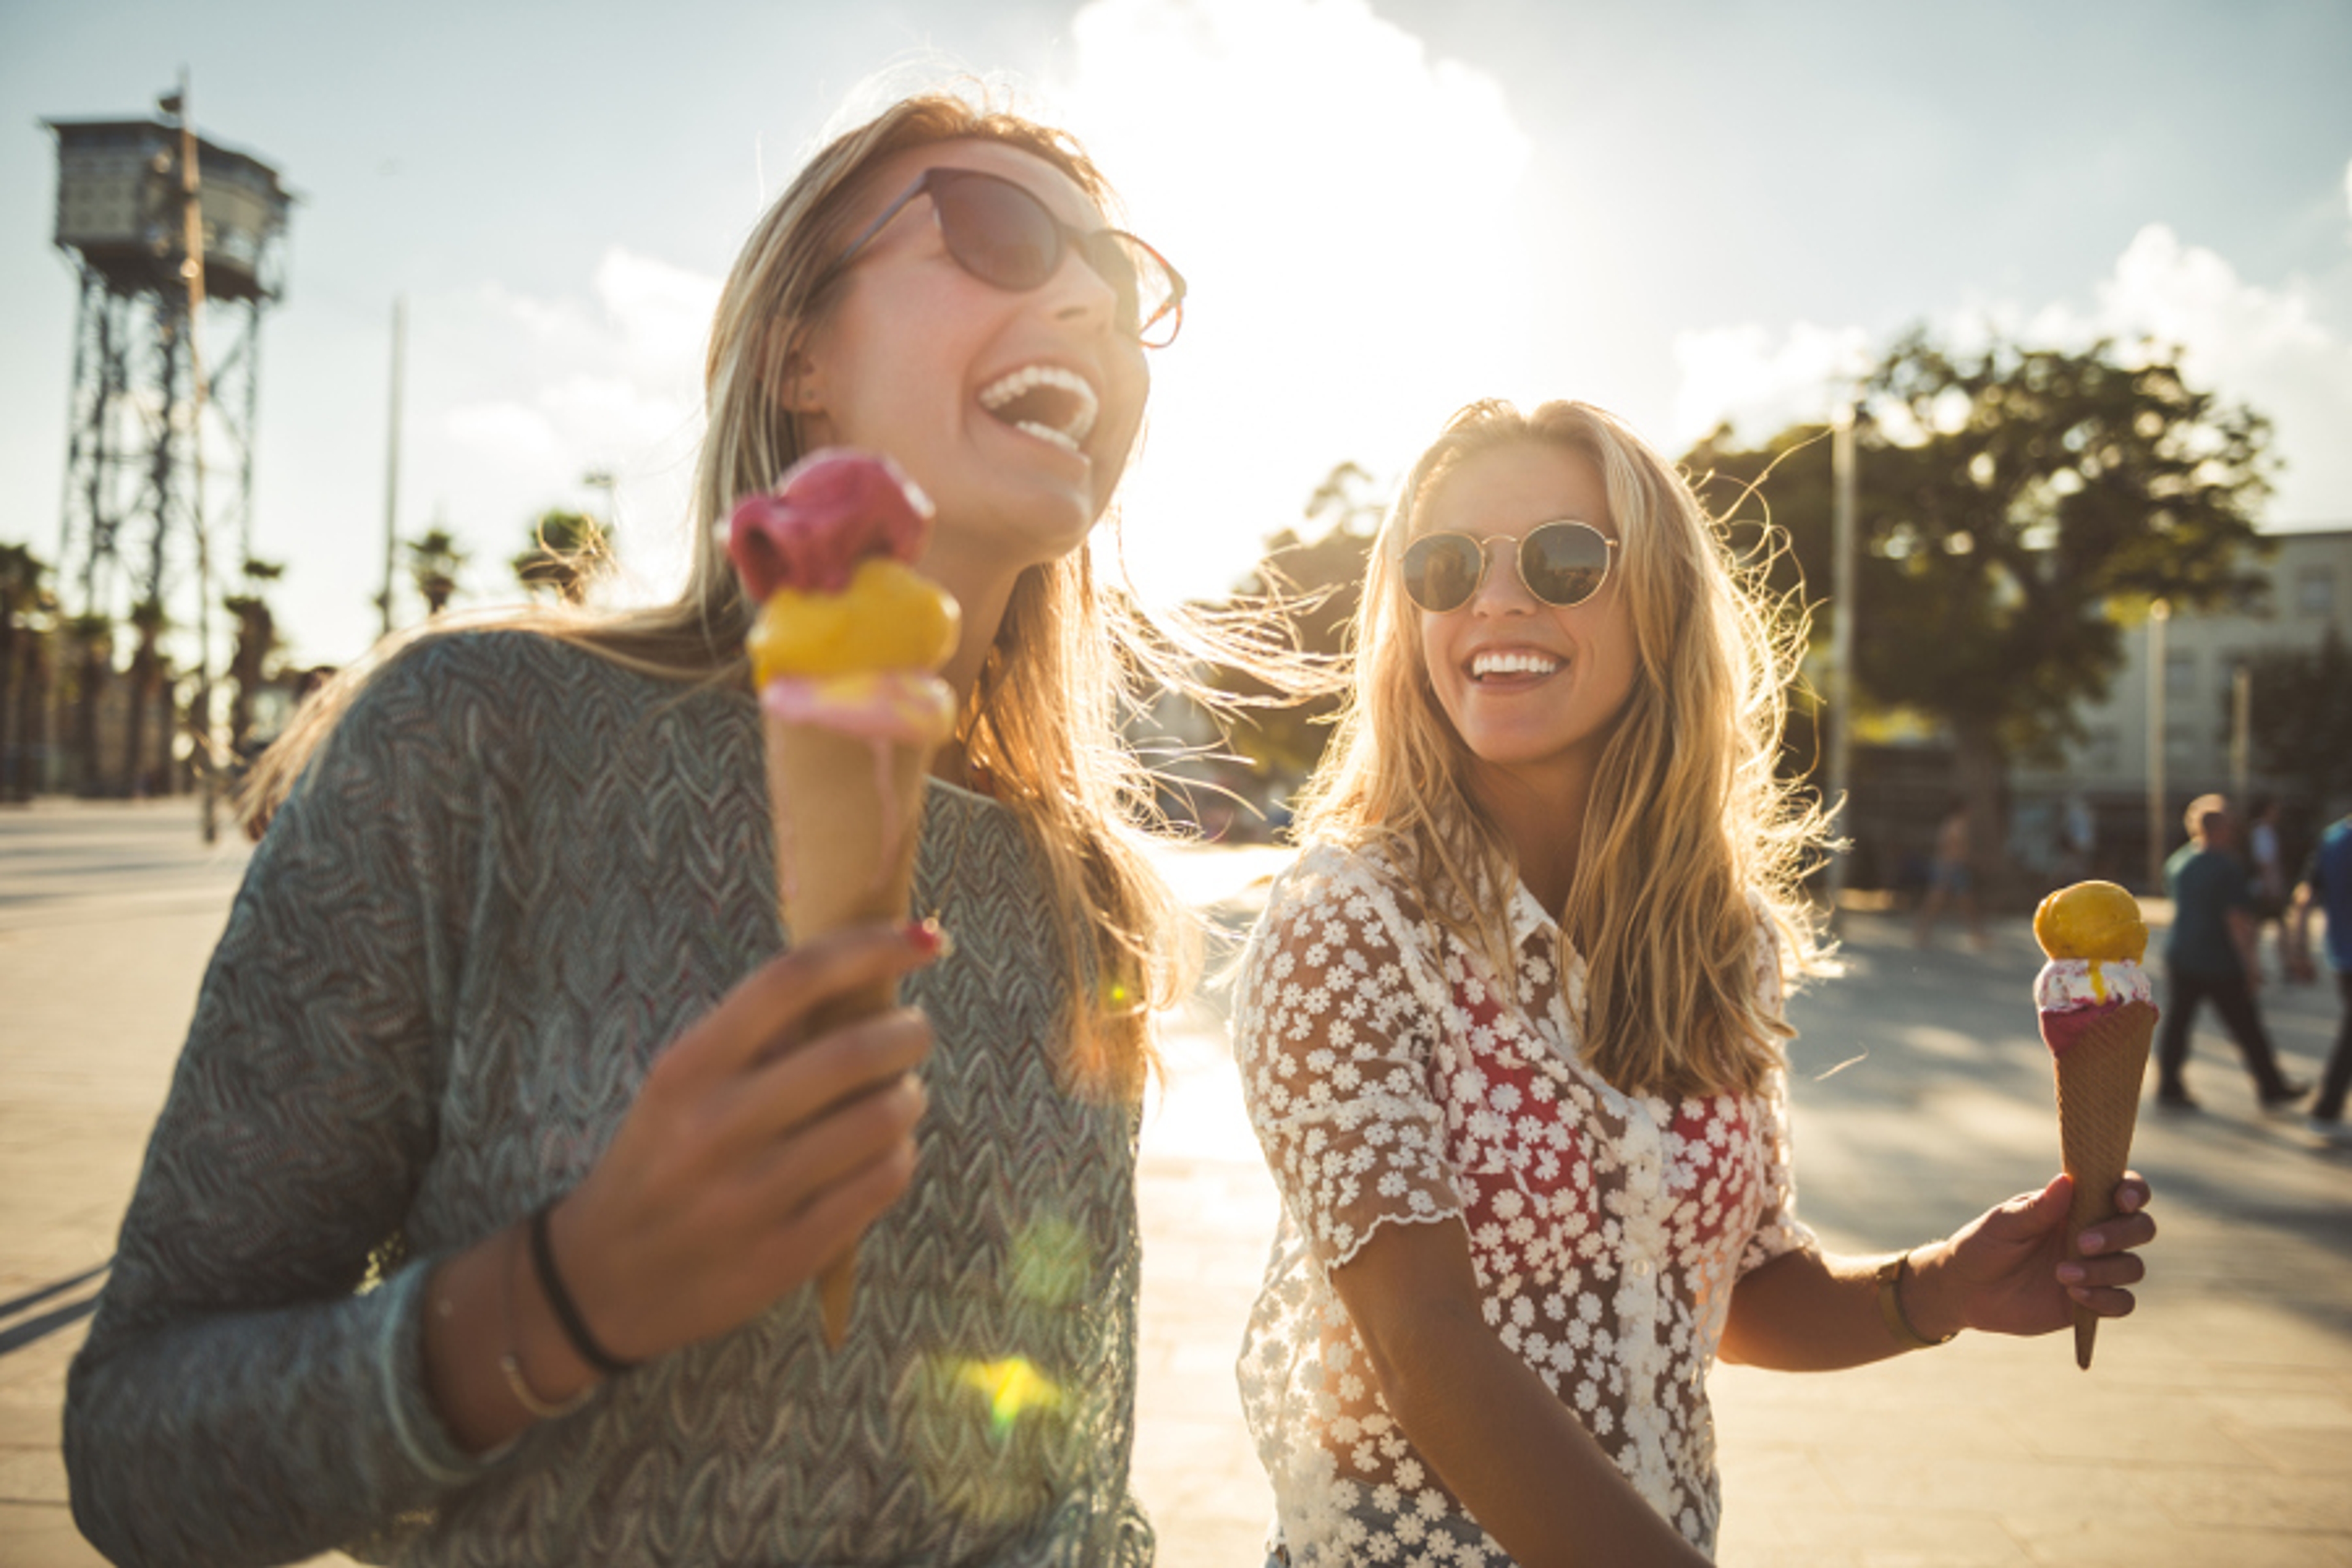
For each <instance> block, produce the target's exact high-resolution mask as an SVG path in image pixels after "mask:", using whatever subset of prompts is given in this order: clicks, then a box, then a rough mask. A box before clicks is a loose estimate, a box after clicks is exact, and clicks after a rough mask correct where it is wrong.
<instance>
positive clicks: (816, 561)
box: [727, 447, 932, 603]
mask: <svg viewBox="0 0 2352 1568" xmlns="http://www.w3.org/2000/svg"><path fill="white" fill-rule="evenodd" d="M931 510H932V509H931V503H930V500H929V497H927V496H925V495H924V494H923V492H922V490H921V489H919V488H918V487H917V485H916V484H915V482H914V481H913V480H912V479H908V477H907V476H906V475H905V474H903V473H901V472H900V471H899V469H898V464H896V463H894V462H892V461H891V460H890V459H889V458H884V457H879V456H877V455H875V454H873V453H867V452H850V451H845V450H842V449H841V448H838V447H825V448H823V449H821V450H819V451H815V452H812V453H810V454H809V455H808V456H807V457H805V458H802V459H801V460H800V461H799V462H797V463H795V464H793V467H792V469H791V471H789V472H788V473H786V474H785V475H784V477H783V478H782V479H779V480H778V481H777V482H776V487H775V489H772V490H766V491H762V492H761V493H760V494H758V495H751V496H746V497H744V498H743V499H742V500H740V501H738V502H737V503H736V506H735V512H734V515H733V517H731V518H730V520H729V523H728V535H727V552H728V554H729V555H730V556H731V557H732V558H733V560H734V562H735V570H736V571H737V572H738V573H739V574H741V576H742V579H743V587H744V591H745V592H746V593H747V594H748V595H750V596H751V599H752V600H753V601H754V602H755V603H761V602H764V601H765V600H766V599H767V597H768V595H771V594H773V593H774V592H775V591H776V590H777V589H779V588H797V589H799V590H801V591H802V592H803V593H824V594H838V593H840V592H842V591H843V590H844V589H845V588H847V587H848V586H849V579H850V576H851V574H853V573H855V572H856V567H857V563H859V562H860V561H863V560H866V558H868V557H869V556H877V555H882V556H888V557H890V558H891V559H893V560H897V561H905V562H911V561H913V560H914V559H915V558H916V557H917V556H918V555H919V554H921V553H922V549H923V542H924V540H926V539H927V538H929V534H930V529H931Z"/></svg>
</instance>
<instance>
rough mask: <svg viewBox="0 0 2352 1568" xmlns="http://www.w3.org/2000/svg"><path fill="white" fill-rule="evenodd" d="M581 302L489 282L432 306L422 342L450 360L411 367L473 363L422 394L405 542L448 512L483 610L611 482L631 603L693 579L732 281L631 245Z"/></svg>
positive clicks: (434, 356)
mask: <svg viewBox="0 0 2352 1568" xmlns="http://www.w3.org/2000/svg"><path fill="white" fill-rule="evenodd" d="M583 281H584V282H585V284H586V291H585V292H584V293H583V294H564V295H557V296H552V297H542V296H538V295H530V294H522V293H518V292H516V291H514V290H512V289H508V288H506V287H504V286H502V285H499V284H495V283H494V284H488V285H485V286H483V287H482V288H481V289H478V290H477V291H476V292H474V293H473V294H471V295H469V296H465V297H458V298H450V299H443V300H420V301H418V302H417V308H416V309H415V310H414V311H413V312H412V314H413V316H414V317H415V320H416V321H418V323H419V325H420V329H421V331H422V332H423V333H425V334H430V336H429V337H428V339H427V342H426V343H425V347H426V348H427V349H428V351H429V349H430V347H431V344H432V342H436V341H437V342H439V343H440V344H442V345H444V346H445V348H446V352H443V353H431V352H427V353H422V354H419V353H415V350H414V349H413V350H412V360H413V363H419V364H420V365H423V364H434V363H447V364H465V365H468V366H471V367H473V370H474V375H475V377H476V379H475V380H473V381H472V382H470V383H469V384H462V385H460V384H436V383H434V382H432V381H430V380H429V379H428V380H426V381H425V382H423V383H422V384H419V385H417V386H416V387H415V390H414V391H413V393H412V401H411V405H410V407H409V410H408V416H409V419H410V423H411V428H412V430H413V431H415V435H414V437H412V441H411V445H410V449H409V451H408V453H407V455H406V458H405V461H404V469H405V472H404V483H403V493H404V496H406V497H409V498H413V499H412V500H409V501H406V502H404V505H403V507H402V512H403V522H402V532H403V534H404V536H410V537H413V536H414V535H415V532H416V531H419V530H420V529H422V528H424V527H425V526H427V525H428V521H429V520H431V519H434V518H436V517H437V518H438V519H439V520H440V521H443V522H445V523H446V526H448V528H449V529H450V531H452V532H453V533H455V534H456V535H457V537H458V539H459V542H461V543H462V544H463V545H465V546H466V547H467V549H468V550H469V551H470V552H472V554H473V557H474V560H473V563H472V564H471V565H470V566H469V567H468V568H467V572H466V574H465V579H464V583H465V588H466V590H467V595H468V596H469V597H471V598H472V599H474V600H477V601H496V600H499V599H505V598H511V597H514V596H515V595H517V593H518V592H519V590H518V589H517V588H516V586H515V584H514V582H513V578H512V576H511V574H509V572H508V570H507V567H506V562H507V559H508V558H509V556H511V555H513V554H514V553H515V552H517V551H519V550H520V549H521V548H522V547H523V543H524V542H525V540H526V538H527V536H528V528H529V524H530V519H532V518H533V517H535V516H537V515H538V514H539V513H540V512H541V511H543V510H546V509H547V508H549V507H554V506H563V507H572V508H578V509H582V510H593V511H595V512H597V513H599V514H600V515H601V514H602V512H603V511H604V507H605V504H606V498H605V497H604V495H602V494H601V493H598V492H597V491H595V490H593V489H590V488H588V487H585V486H583V484H582V482H581V481H582V479H583V476H585V475H586V474H587V473H588V472H589V471H591V470H592V469H602V470H604V471H607V472H610V473H611V474H613V475H614V479H615V482H616V486H617V494H616V495H615V496H614V498H613V505H614V510H615V511H616V513H617V514H618V522H619V527H618V534H619V540H618V542H619V548H620V552H621V558H622V562H623V565H624V567H625V570H626V572H627V574H628V587H627V588H626V589H625V592H629V593H633V594H635V595H648V594H663V593H667V592H668V591H670V590H671V589H672V588H673V587H674V586H675V584H676V583H677V580H678V578H679V575H680V574H681V573H682V572H683V570H684V564H685V563H684V548H685V546H684V539H683V533H684V529H683V524H682V521H681V520H682V518H683V516H684V507H685V505H686V499H687V494H688V478H689V477H690V470H691V465H692V460H693V451H694V442H695V439H696V437H697V435H698V408H699V402H700V376H701V363H702V353H703V344H704V338H705V334H707V333H708V331H709V324H710V319H711V315H712V312H713V311H714V310H715V309H716V307H717V302H718V297H719V279H715V278H709V277H706V276H704V275H702V274H699V273H696V272H691V271H688V270H687V269H685V268H678V267H674V266H672V265H670V264H669V263H667V262H664V261H660V260H657V259H656V258H650V257H645V256H639V255H636V254H635V253H632V252H630V251H627V250H624V249H620V248H617V247H616V248H614V249H611V250H608V251H606V252H605V253H604V256H603V257H602V258H600V259H599V260H598V262H597V264H596V267H595V269H594V271H593V274H592V275H591V276H590V277H589V278H588V279H584V280H583Z"/></svg>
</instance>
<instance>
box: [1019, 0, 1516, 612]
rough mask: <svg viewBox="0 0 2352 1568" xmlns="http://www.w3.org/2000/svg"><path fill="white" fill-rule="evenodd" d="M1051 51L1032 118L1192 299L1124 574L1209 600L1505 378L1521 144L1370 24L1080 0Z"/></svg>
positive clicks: (1230, 3)
mask: <svg viewBox="0 0 2352 1568" xmlns="http://www.w3.org/2000/svg"><path fill="white" fill-rule="evenodd" d="M1072 36H1073V39H1074V42H1075V52H1074V57H1073V58H1072V59H1071V61H1070V63H1069V65H1068V67H1067V68H1066V70H1065V71H1063V72H1062V73H1061V75H1060V78H1059V79H1056V80H1055V81H1053V82H1051V83H1050V84H1049V96H1050V97H1051V98H1052V99H1053V100H1054V101H1055V108H1054V110H1052V111H1051V112H1053V113H1054V114H1055V115H1056V116H1058V117H1059V118H1061V119H1062V120H1063V121H1065V122H1066V123H1067V124H1069V125H1070V126H1071V128H1072V129H1073V130H1075V131H1076V132H1077V133H1078V134H1079V135H1080V136H1081V137H1082V138H1083V139H1084V140H1085V142H1087V146H1088V148H1089V150H1090V151H1092V152H1093V153H1095V154H1096V156H1097V158H1098V159H1099V160H1100V161H1101V163H1102V164H1103V166H1104V168H1105V169H1106V170H1108V172H1109V173H1110V174H1111V175H1112V177H1113V178H1114V180H1116V181H1117V183H1118V185H1119V188H1120V191H1121V194H1122V195H1124V196H1125V198H1126V199H1127V202H1128V204H1129V207H1130V209H1131V217H1132V222H1133V226H1135V227H1136V228H1137V229H1138V230H1139V232H1141V233H1142V234H1143V235H1144V236H1145V237H1147V238H1149V239H1150V240H1151V241H1152V242H1153V243H1154V244H1155V245H1158V246H1159V247H1160V248H1161V249H1162V250H1164V251H1166V252H1167V253H1168V255H1169V256H1170V258H1171V259H1172V260H1174V261H1175V263H1176V265H1177V266H1178V267H1179V268H1182V269H1183V270H1184V271H1185V272H1186V274H1187V275H1188V277H1190V278H1191V279H1192V280H1193V283H1194V292H1193V295H1192V301H1191V305H1190V307H1189V309H1188V311H1187V316H1186V321H1185V326H1184V333H1183V337H1182V338H1181V340H1180V341H1179V342H1177V343H1176V345H1175V346H1174V347H1173V348H1171V349H1170V350H1169V351H1167V352H1166V353H1162V354H1160V355H1159V356H1157V357H1156V359H1155V360H1154V363H1153V366H1152V369H1153V374H1154V376H1155V378H1156V381H1157V390H1156V393H1155V395H1154V399H1153V408H1152V416H1151V427H1152V437H1151V441H1152V446H1151V450H1150V453H1149V454H1148V456H1147V458H1146V459H1145V461H1144V462H1143V463H1142V464H1141V465H1140V466H1139V468H1138V471H1137V474H1136V476H1135V479H1133V480H1132V481H1131V482H1130V483H1129V487H1128V491H1127V496H1126V511H1127V518H1128V543H1129V560H1130V563H1131V564H1132V565H1133V567H1134V569H1135V571H1136V574H1137V576H1138V579H1139V581H1141V582H1143V583H1145V584H1148V585H1149V587H1150V589H1151V590H1153V591H1158V592H1181V593H1203V592H1213V591H1216V590H1219V589H1222V588H1223V587H1226V586H1229V585H1230V584H1231V583H1232V582H1233V580H1234V578H1236V577H1238V576H1239V575H1240V574H1242V573H1243V572H1244V571H1245V570H1246V569H1247V568H1248V566H1249V565H1250V564H1251V563H1252V562H1253V561H1254V560H1255V556H1256V547H1257V543H1258V541H1259V540H1260V539H1261V538H1262V537H1263V536H1264V535H1265V534H1266V533H1268V532H1270V531H1273V530H1275V529H1277V528H1281V527H1285V526H1288V525H1290V524H1293V523H1296V522H1297V521H1299V519H1300V514H1301V511H1302V509H1303V506H1304V503H1305V501H1306V499H1307V494H1308V493H1309V492H1310V491H1311V490H1312V489H1313V488H1314V486H1315V484H1316V483H1317V481H1318V480H1319V479H1321V478H1322V477H1323V475H1324V474H1325V473H1327V472H1328V470H1329V469H1330V468H1331V467H1332V466H1333V465H1334V464H1336V463H1338V462H1340V461H1342V460H1345V459H1356V460H1360V461H1362V462H1365V463H1366V464H1368V465H1369V466H1371V467H1373V468H1376V469H1379V470H1381V471H1383V472H1394V471H1396V470H1398V469H1400V468H1402V466H1403V464H1404V463H1405V462H1407V461H1409V460H1410V458H1411V457H1412V454H1413V453H1414V452H1415V451H1416V450H1417V449H1418V448H1419V447H1420V446H1421V445H1422V444H1423V442H1425V441H1426V440H1427V439H1428V438H1429V437H1432V436H1433V435H1434V434H1435V432H1436V429H1437V427H1438V426H1439V424H1440V423H1441V422H1442V420H1443V419H1444V416H1446V415H1447V414H1449V413H1450V412H1452V411H1453V409H1454V408H1455V407H1457V406H1459V405H1461V404H1463V403H1465V402H1467V401H1468V400H1470V399H1471V398H1473V397H1476V396H1482V395H1494V394H1496V393H1498V392H1507V391H1510V390H1512V388H1513V386H1514V384H1515V383H1517V382H1519V381H1524V380H1525V379H1526V377H1525V375H1524V374H1519V367H1520V366H1521V364H1522V363H1523V362H1524V361H1525V359H1526V358H1527V357H1528V355H1529V354H1530V353H1531V352H1532V345H1531V344H1530V343H1529V342H1528V337H1529V335H1530V334H1529V331H1528V327H1527V322H1526V318H1525V301H1526V300H1528V296H1529V291H1530V289H1533V288H1534V287H1535V283H1534V279H1532V277H1531V275H1530V269H1529V268H1528V266H1527V264H1526V262H1525V259H1524V247H1523V246H1522V245H1521V243H1520V241H1519V237H1518V235H1517V227H1516V224H1515V220H1514V216H1513V204H1514V202H1515V200H1516V196H1517V190H1518V187H1519V184H1520V181H1521V177H1522V175H1523V174H1524V172H1525V170H1526V168H1527V166H1528V159H1529V155H1530V146H1529V142H1528V137H1527V136H1526V134H1525V133H1524V132H1522V131H1520V129H1519V128H1518V127H1517V124H1516V123H1515V122H1514V121H1513V120H1512V117H1511V113H1510V108H1509V105H1508V104H1507V101H1506V100H1505V98H1504V94H1503V91H1502V89H1501V88H1500V87H1499V85H1498V84H1497V83H1496V81H1495V80H1494V79H1492V78H1490V77H1487V76H1486V75H1484V74H1483V73H1480V72H1478V71H1475V70H1473V69H1470V68H1467V67H1465V66H1464V65H1461V64H1459V63H1458V62H1455V61H1451V60H1445V59H1436V58H1431V56H1430V55H1429V53H1428V51H1427V49H1426V48H1425V47H1423V43H1422V41H1421V40H1420V39H1419V38H1418V37H1414V36H1413V35H1412V34H1411V33H1408V32H1406V31H1405V30H1404V29H1402V28H1401V27H1398V26H1394V25H1393V24H1391V23H1389V22H1386V21H1383V20H1381V19H1380V18H1379V17H1377V16H1374V15H1373V14H1372V11H1371V8H1370V5H1368V4H1366V3H1365V0H1095V3H1093V4H1091V5H1087V6H1086V7H1085V8H1084V9H1083V10H1081V11H1080V12H1079V13H1078V15H1077V16H1076V19H1075V21H1074V23H1073V25H1072ZM1558 286H1560V280H1559V279H1549V280H1547V282H1546V284H1545V287H1548V288H1549V287H1558Z"/></svg>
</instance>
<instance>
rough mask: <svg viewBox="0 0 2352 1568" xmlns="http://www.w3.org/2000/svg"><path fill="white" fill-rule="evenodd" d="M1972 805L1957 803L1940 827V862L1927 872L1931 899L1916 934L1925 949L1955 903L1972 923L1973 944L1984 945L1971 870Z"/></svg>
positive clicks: (1923, 906)
mask: <svg viewBox="0 0 2352 1568" xmlns="http://www.w3.org/2000/svg"><path fill="white" fill-rule="evenodd" d="M1955 901H1957V902H1958V904H1959V906H1960V915H1961V918H1962V919H1964V920H1966V921H1968V922H1969V941H1970V942H1974V943H1976V945H1977V946H1979V947H1982V946H1983V945H1984V942H1985V932H1984V911H1983V910H1981V909H1979V907H1978V905H1977V886H1976V877H1975V874H1974V873H1973V872H1972V871H1971V870H1970V869H1969V803H1968V802H1967V801H1964V800H1962V801H1955V802H1953V803H1952V808H1951V810H1949V811H1948V812H1946V813H1945V814H1944V820H1943V821H1942V822H1940V823H1938V824H1937V826H1936V858H1935V860H1934V862H1933V864H1931V865H1930V866H1929V867H1928V868H1927V898H1926V899H1925V900H1922V901H1921V902H1920V905H1919V929H1918V930H1917V931H1916V933H1914V941H1915V942H1916V943H1917V944H1918V945H1919V946H1921V947H1925V946H1927V939H1928V938H1929V937H1930V936H1932V935H1933V934H1934V933H1935V930H1936V917H1937V916H1938V915H1940V914H1942V913H1943V912H1944V907H1945V906H1946V905H1947V904H1949V903H1953V902H1955Z"/></svg>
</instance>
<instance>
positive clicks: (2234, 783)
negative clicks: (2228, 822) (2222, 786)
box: [2230, 659, 2254, 811]
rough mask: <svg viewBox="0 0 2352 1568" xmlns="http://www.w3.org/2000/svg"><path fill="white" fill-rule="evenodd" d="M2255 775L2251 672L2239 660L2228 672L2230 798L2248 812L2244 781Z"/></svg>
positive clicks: (2252, 681)
mask: <svg viewBox="0 0 2352 1568" xmlns="http://www.w3.org/2000/svg"><path fill="white" fill-rule="evenodd" d="M2253 772H2254V671H2253V668H2252V666H2250V665H2248V664H2247V663H2246V662H2245V661H2244V660H2242V659H2241V660H2240V661H2239V662H2238V664H2237V667H2236V668H2233V669H2231V671H2230V798H2231V800H2232V801H2234V802H2236V803H2237V807H2238V809H2239V810H2240V811H2244V810H2246V809H2247V806H2246V801H2247V794H2246V789H2247V781H2248V780H2249V779H2251V778H2252V776H2253Z"/></svg>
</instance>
